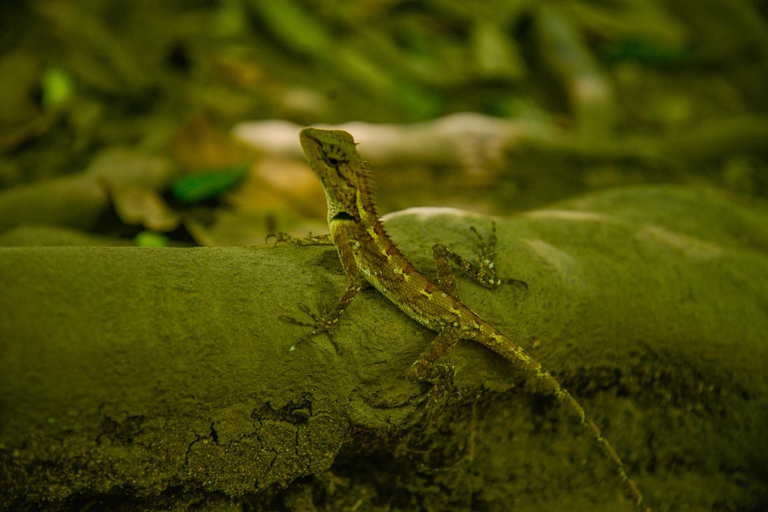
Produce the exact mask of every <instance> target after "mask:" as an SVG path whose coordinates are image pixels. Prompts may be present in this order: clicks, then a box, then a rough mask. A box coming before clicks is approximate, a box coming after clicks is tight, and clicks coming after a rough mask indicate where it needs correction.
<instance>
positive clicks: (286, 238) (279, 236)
mask: <svg viewBox="0 0 768 512" xmlns="http://www.w3.org/2000/svg"><path fill="white" fill-rule="evenodd" d="M270 238H274V239H275V246H277V244H279V243H280V242H294V239H293V237H292V236H291V235H289V234H288V233H283V232H282V231H278V232H277V233H270V234H268V235H267V238H265V239H264V243H265V244H268V243H269V239H270Z"/></svg>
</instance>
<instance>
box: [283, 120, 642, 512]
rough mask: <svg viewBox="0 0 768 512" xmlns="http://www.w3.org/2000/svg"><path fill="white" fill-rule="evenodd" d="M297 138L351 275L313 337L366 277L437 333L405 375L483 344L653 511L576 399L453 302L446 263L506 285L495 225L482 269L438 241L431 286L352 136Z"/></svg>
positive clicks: (313, 133)
mask: <svg viewBox="0 0 768 512" xmlns="http://www.w3.org/2000/svg"><path fill="white" fill-rule="evenodd" d="M299 138H300V140H301V146H302V148H303V149H304V153H305V154H306V156H307V160H309V163H310V165H311V166H312V170H313V171H314V173H315V175H317V177H318V179H319V180H320V182H321V183H322V185H323V188H324V190H325V195H326V199H327V202H328V226H329V227H330V230H331V234H330V241H331V242H332V243H333V245H335V246H336V249H337V250H338V253H339V258H340V259H341V264H342V266H343V267H344V272H345V273H346V274H347V277H348V278H349V285H348V286H347V289H346V290H345V291H344V293H343V294H342V296H341V297H340V298H339V300H338V301H337V303H336V305H335V307H334V308H333V310H331V312H330V313H328V314H327V315H326V316H324V317H322V318H320V317H314V319H315V320H316V323H315V324H313V325H312V327H313V328H314V330H313V331H312V333H311V334H310V336H313V335H316V334H319V333H321V332H328V331H330V330H331V329H332V328H333V326H334V325H335V324H336V322H337V321H338V320H339V318H340V317H341V314H342V313H343V312H344V309H345V308H346V307H347V306H348V305H349V303H350V302H351V301H352V299H353V298H354V297H355V295H356V294H357V292H358V291H359V290H360V287H361V285H362V284H363V280H366V281H368V282H369V283H371V284H372V285H373V286H374V287H375V288H376V289H377V290H378V291H379V292H381V293H382V294H383V295H384V296H386V297H387V298H388V299H389V300H390V301H392V303H393V304H395V305H396V306H397V307H398V308H400V309H401V310H402V311H403V312H404V313H405V314H406V315H408V316H409V317H411V318H412V319H414V320H416V321H417V322H419V323H420V324H422V325H424V326H425V327H427V328H429V329H431V330H433V331H436V332H437V333H438V335H437V337H436V338H435V340H434V341H433V342H432V344H431V345H430V347H429V348H427V350H425V351H424V353H423V354H421V356H420V357H419V359H418V360H417V361H416V362H415V363H414V364H413V366H412V367H411V368H410V370H409V372H408V376H409V378H411V379H422V378H432V377H435V376H436V374H437V371H436V369H435V366H433V363H434V362H435V361H436V360H437V359H438V358H440V356H442V355H443V354H445V353H446V352H447V350H448V349H449V348H451V347H452V346H453V345H455V344H456V342H457V341H458V340H460V339H467V340H473V341H476V342H478V343H480V344H482V345H485V346H486V347H488V348H490V349H491V350H493V351H494V352H497V353H498V354H500V355H501V356H503V357H504V358H505V359H507V360H508V361H509V362H510V363H512V366H513V367H514V370H515V374H516V376H518V377H520V378H521V379H522V380H524V382H525V384H526V386H527V387H528V388H529V389H530V390H531V391H534V392H539V393H542V394H545V395H550V394H551V395H553V396H554V397H555V398H556V399H557V401H558V402H559V403H561V404H562V405H563V406H564V407H566V408H567V409H568V410H569V411H570V412H571V413H572V414H573V415H574V417H575V418H576V419H577V420H578V421H579V423H581V425H582V426H584V427H585V428H586V429H587V431H588V432H589V433H590V434H591V435H592V436H593V437H594V438H595V440H596V441H597V443H598V444H599V445H600V447H601V448H602V450H603V452H604V453H605V454H606V455H607V456H608V457H609V458H610V459H611V460H612V461H613V463H614V465H615V467H616V471H617V472H618V474H619V477H620V478H621V480H622V481H623V482H625V483H626V484H627V488H628V490H629V491H630V492H631V496H632V498H633V499H634V500H635V502H636V503H637V505H638V506H639V507H641V508H642V509H643V510H650V509H648V508H647V507H646V506H645V505H644V503H643V496H642V494H641V493H640V491H639V490H638V488H637V486H636V485H635V483H634V481H633V480H632V479H631V478H629V477H628V475H627V472H626V471H625V469H624V465H623V463H622V462H621V459H620V458H619V456H618V454H617V453H616V451H615V450H614V448H613V446H612V445H611V444H610V443H609V442H608V441H607V440H606V439H605V438H604V437H603V436H602V434H601V432H600V429H599V428H598V427H597V425H595V423H594V422H593V421H592V420H591V419H590V418H589V417H588V416H587V415H586V413H585V412H584V409H583V408H582V407H581V405H579V403H578V402H577V401H576V400H575V399H574V398H573V396H571V394H570V393H569V392H568V391H567V390H566V389H565V388H563V387H562V386H561V385H560V383H559V382H558V381H557V380H556V379H555V378H554V377H553V376H552V375H551V374H550V373H549V372H547V371H546V370H544V369H543V368H542V367H541V365H540V364H539V363H538V362H537V361H536V360H534V359H533V358H532V357H531V356H530V355H528V353H526V351H525V350H524V349H523V348H522V347H521V346H520V345H518V344H517V343H515V342H514V341H512V340H511V339H509V338H507V337H506V336H505V335H504V334H502V333H501V332H499V331H498V330H497V329H496V328H494V327H493V326H491V325H490V324H489V323H488V322H486V321H485V320H483V319H482V318H480V317H479V316H478V315H477V314H475V313H474V312H473V311H472V310H470V309H469V308H468V307H467V306H465V305H464V304H463V303H462V302H461V301H460V300H459V299H458V293H457V290H456V284H455V280H454V278H453V274H452V273H451V270H450V264H449V260H450V261H453V262H454V263H456V264H458V265H459V266H460V267H461V268H462V269H463V270H465V271H466V272H467V273H469V274H470V275H472V276H473V277H474V278H475V279H477V280H478V281H479V282H480V283H481V284H483V285H485V286H487V287H491V288H493V287H496V286H498V285H499V284H501V283H502V282H503V281H502V280H501V279H499V278H498V277H496V273H495V271H494V268H493V262H492V256H493V252H492V251H493V244H494V243H495V226H494V232H493V234H492V236H491V240H490V241H489V243H488V244H487V245H484V244H482V242H483V241H482V238H481V251H482V256H483V258H481V266H480V267H477V266H475V265H472V264H470V263H468V262H467V261H466V260H464V259H463V258H461V257H460V256H458V255H456V254H455V253H453V252H452V251H451V250H449V249H447V248H445V247H443V246H442V245H436V246H435V247H434V248H433V253H434V256H435V264H436V267H437V274H438V284H435V283H433V282H431V281H430V280H429V279H427V278H426V277H424V276H423V275H422V274H421V273H420V272H419V271H417V270H416V269H415V268H414V267H413V265H411V264H410V263H409V262H408V260H407V259H406V258H405V257H404V256H403V255H402V254H401V253H400V251H399V250H398V249H397V247H396V246H395V245H394V244H393V243H392V240H390V238H389V236H388V235H387V233H386V231H385V230H384V227H383V226H382V225H381V222H380V221H379V218H378V216H377V214H376V207H375V204H374V201H373V196H372V193H371V186H370V183H369V179H368V175H369V171H368V169H367V167H366V165H365V162H363V160H362V158H361V157H360V154H359V153H358V151H357V149H356V148H355V141H354V139H353V138H352V136H351V135H350V134H349V133H347V132H345V131H341V130H319V129H315V128H306V129H304V130H302V131H301V134H300V136H299ZM478 236H479V235H478ZM280 239H281V240H287V239H288V238H287V237H281V238H280ZM324 242H325V243H327V238H323V237H320V238H316V239H314V240H312V241H308V242H306V243H324ZM523 284H524V283H523Z"/></svg>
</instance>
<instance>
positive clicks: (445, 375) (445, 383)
mask: <svg viewBox="0 0 768 512" xmlns="http://www.w3.org/2000/svg"><path fill="white" fill-rule="evenodd" d="M455 374H456V370H455V368H454V367H453V365H448V364H436V363H435V364H431V365H429V366H428V367H426V368H424V367H423V366H422V365H420V361H417V362H416V363H414V364H413V366H411V368H410V369H409V370H408V372H406V377H407V378H408V380H410V381H411V382H421V383H425V384H431V385H432V388H431V390H430V392H429V396H430V397H431V399H432V401H433V402H439V401H440V400H441V399H442V398H443V397H444V396H445V394H446V392H448V393H450V394H453V393H454V391H455V388H454V385H453V377H454V375H455Z"/></svg>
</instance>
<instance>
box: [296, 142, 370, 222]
mask: <svg viewBox="0 0 768 512" xmlns="http://www.w3.org/2000/svg"><path fill="white" fill-rule="evenodd" d="M299 140H300V141H301V147H302V148H303V149H304V154H305V155H306V156H307V160H309V164H310V165H311V166H312V170H313V171H314V172H315V174H316V175H317V178H318V179H319V180H320V183H322V184H323V188H324V189H325V195H326V197H327V199H328V219H329V220H355V221H359V220H360V217H361V215H362V214H363V212H362V211H361V208H362V207H361V204H362V202H361V198H360V194H363V193H365V191H367V182H366V180H367V171H366V169H365V164H364V163H363V159H362V158H361V157H360V153H358V152H357V149H355V140H354V139H353V138H352V136H351V135H350V134H349V133H347V132H345V131H342V130H319V129H317V128H305V129H303V130H301V133H300V134H299Z"/></svg>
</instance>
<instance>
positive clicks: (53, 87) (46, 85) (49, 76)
mask: <svg viewBox="0 0 768 512" xmlns="http://www.w3.org/2000/svg"><path fill="white" fill-rule="evenodd" d="M41 86H42V99H41V101H42V104H43V107H45V108H46V109H51V108H54V107H57V106H59V105H61V104H63V103H66V102H67V101H69V99H70V98H71V97H72V95H73V94H74V91H75V84H74V81H73V80H72V75H70V74H69V73H67V72H66V71H64V70H63V69H61V68H56V67H50V68H48V69H46V70H45V73H44V74H43V78H42V80H41Z"/></svg>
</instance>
